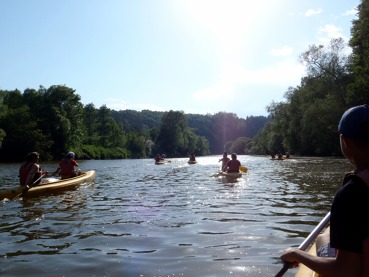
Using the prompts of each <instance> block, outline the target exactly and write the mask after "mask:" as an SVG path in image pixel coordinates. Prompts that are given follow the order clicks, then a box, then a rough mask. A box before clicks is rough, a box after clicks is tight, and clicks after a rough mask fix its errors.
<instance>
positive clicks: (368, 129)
mask: <svg viewBox="0 0 369 277" xmlns="http://www.w3.org/2000/svg"><path fill="white" fill-rule="evenodd" d="M338 132H339V134H340V144H341V150H342V153H343V155H344V156H345V158H346V159H347V160H348V161H349V162H350V163H351V164H352V165H353V166H354V167H355V170H354V171H353V172H350V173H348V174H346V175H345V177H344V179H343V182H342V187H341V188H340V189H339V190H338V191H337V192H336V195H335V196H334V199H333V202H332V205H331V210H330V212H329V213H328V214H327V216H326V218H328V220H327V221H328V222H329V227H328V228H329V233H328V235H327V232H324V233H323V234H320V235H318V234H319V232H318V233H317V235H318V238H317V240H316V245H315V246H316V250H317V251H316V253H312V254H309V253H306V252H304V251H303V250H305V249H304V248H303V247H299V248H289V249H286V250H285V251H284V252H283V254H282V256H281V258H282V260H283V261H284V262H285V266H284V267H283V268H282V269H281V270H280V272H278V274H277V275H276V277H277V276H282V275H283V274H284V272H286V271H287V270H288V268H291V267H295V266H297V264H298V263H302V264H304V265H305V266H306V267H307V268H310V269H311V270H312V271H314V272H316V273H318V274H319V276H335V277H340V276H343V277H356V276H361V277H362V276H369V220H368V218H369V107H368V105H360V106H355V107H352V108H350V109H348V110H347V111H346V112H345V113H344V114H343V115H342V117H341V120H340V122H339V125H338ZM319 225H320V224H319ZM317 227H318V226H317ZM315 229H317V228H315ZM314 231H315V230H314ZM314 231H313V232H312V234H313V233H315V232H314ZM312 234H311V235H312ZM318 242H319V244H318ZM310 252H311V251H310ZM299 271H300V270H299ZM308 274H309V275H308ZM296 276H312V275H311V272H310V273H306V274H302V275H301V274H300V275H299V272H298V273H297V275H296Z"/></svg>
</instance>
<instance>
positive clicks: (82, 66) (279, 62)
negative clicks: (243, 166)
mask: <svg viewBox="0 0 369 277" xmlns="http://www.w3.org/2000/svg"><path fill="white" fill-rule="evenodd" d="M360 2H361V1H360V0H344V1H337V0H253V1H251V0H0V41H1V42H0V90H15V89H18V90H20V91H21V92H23V91H24V90H25V89H27V88H32V89H36V90H37V89H39V88H40V86H43V87H45V88H49V87H50V86H53V85H65V86H67V87H69V88H72V89H74V90H75V91H76V93H77V94H78V95H80V96H81V102H82V103H83V104H84V105H86V104H90V103H93V104H94V105H95V107H96V108H100V107H101V106H102V105H106V106H107V107H108V108H110V109H113V110H117V111H119V110H126V109H131V110H137V111H141V110H144V109H148V110H152V111H169V110H174V111H183V112H184V113H186V114H187V113H194V114H216V113H218V112H228V113H235V114H236V115H237V116H238V117H240V118H245V117H247V116H259V115H264V116H266V115H268V112H267V110H266V107H267V106H268V105H270V104H271V103H272V102H281V101H284V100H285V99H284V94H285V92H286V91H288V88H289V87H296V86H298V85H299V84H300V83H301V78H302V77H303V76H304V75H305V68H304V66H303V64H301V63H300V62H299V55H301V54H302V53H303V52H305V51H307V50H308V49H309V46H310V45H314V44H315V45H320V44H322V45H326V44H327V43H328V42H329V41H330V40H331V39H332V38H338V37H342V38H343V39H344V40H345V41H347V42H348V41H349V39H350V36H351V32H350V29H351V26H352V21H353V20H354V19H357V10H356V7H357V6H358V5H359V4H360Z"/></svg>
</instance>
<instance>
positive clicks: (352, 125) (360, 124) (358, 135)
mask: <svg viewBox="0 0 369 277" xmlns="http://www.w3.org/2000/svg"><path fill="white" fill-rule="evenodd" d="M338 132H339V133H340V134H342V135H344V136H346V137H348V138H351V139H357V140H362V141H364V140H368V141H369V107H368V105H360V106H356V107H352V108H350V109H348V110H347V111H346V112H345V113H344V114H343V115H342V118H341V120H340V123H339V124H338Z"/></svg>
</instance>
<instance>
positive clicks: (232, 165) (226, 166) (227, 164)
mask: <svg viewBox="0 0 369 277" xmlns="http://www.w3.org/2000/svg"><path fill="white" fill-rule="evenodd" d="M231 158H232V159H230V158H228V153H227V152H224V153H223V158H221V159H220V160H219V161H218V162H222V167H221V169H220V170H221V171H223V172H229V173H232V172H236V173H238V172H240V170H241V171H242V172H245V170H244V169H245V168H246V167H244V166H242V165H241V162H240V161H239V160H237V155H236V153H232V154H231Z"/></svg>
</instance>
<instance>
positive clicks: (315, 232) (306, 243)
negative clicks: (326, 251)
mask: <svg viewBox="0 0 369 277" xmlns="http://www.w3.org/2000/svg"><path fill="white" fill-rule="evenodd" d="M330 217H331V212H328V213H327V215H326V216H325V217H324V218H323V219H322V220H321V221H320V222H319V224H318V225H317V226H316V227H315V228H314V230H313V231H312V232H311V233H310V235H308V236H307V237H306V239H305V240H304V241H303V242H302V243H301V244H300V246H299V249H300V250H302V251H305V250H306V249H307V248H308V247H309V245H310V244H312V243H313V241H314V240H315V238H316V237H317V236H318V235H319V234H320V232H321V231H322V230H323V229H324V227H325V226H326V225H327V224H328V222H329V219H330ZM291 265H293V262H288V263H284V265H283V267H282V269H281V270H280V271H279V272H278V273H277V274H276V275H275V277H281V276H283V274H285V273H286V271H287V270H288V269H289V268H290V266H291Z"/></svg>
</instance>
